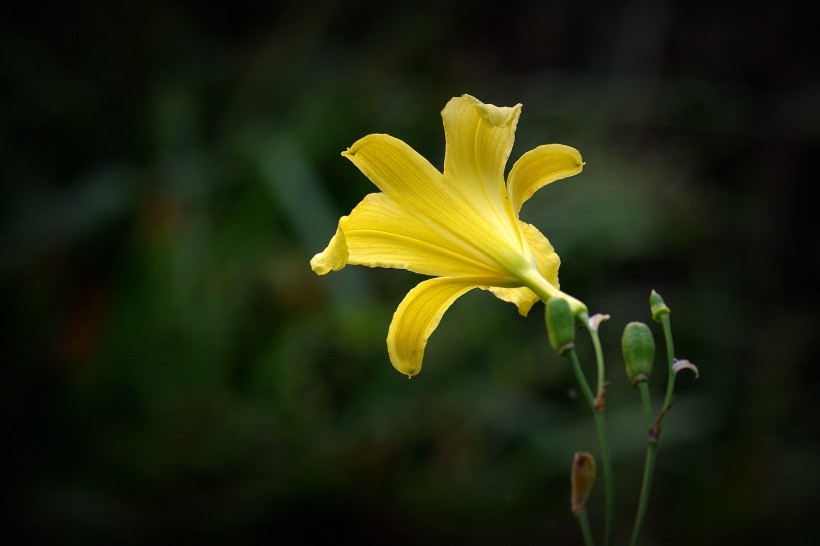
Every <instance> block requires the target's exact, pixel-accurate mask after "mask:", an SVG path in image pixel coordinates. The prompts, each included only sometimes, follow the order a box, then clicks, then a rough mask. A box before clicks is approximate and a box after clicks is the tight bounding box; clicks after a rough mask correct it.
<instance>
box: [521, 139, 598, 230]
mask: <svg viewBox="0 0 820 546" xmlns="http://www.w3.org/2000/svg"><path fill="white" fill-rule="evenodd" d="M583 167H584V162H583V161H582V160H581V154H580V153H579V152H578V150H576V149H575V148H571V147H570V146H564V145H563V144H545V145H543V146H539V147H537V148H535V149H534V150H530V151H529V152H527V153H525V154H524V155H522V156H521V158H520V159H519V160H518V161H516V162H515V165H513V168H512V170H510V174H509V176H508V177H507V188H508V190H509V194H510V201H511V202H512V206H513V210H514V211H515V213H516V214H518V212H519V211H520V210H521V205H523V204H524V202H525V201H526V200H527V199H529V198H530V197H532V195H533V194H534V193H535V192H536V191H537V190H539V189H540V188H542V187H544V186H546V185H547V184H549V183H550V182H555V181H556V180H560V179H561V178H566V177H568V176H573V175H576V174H578V173H579V172H581V169H582V168H583Z"/></svg>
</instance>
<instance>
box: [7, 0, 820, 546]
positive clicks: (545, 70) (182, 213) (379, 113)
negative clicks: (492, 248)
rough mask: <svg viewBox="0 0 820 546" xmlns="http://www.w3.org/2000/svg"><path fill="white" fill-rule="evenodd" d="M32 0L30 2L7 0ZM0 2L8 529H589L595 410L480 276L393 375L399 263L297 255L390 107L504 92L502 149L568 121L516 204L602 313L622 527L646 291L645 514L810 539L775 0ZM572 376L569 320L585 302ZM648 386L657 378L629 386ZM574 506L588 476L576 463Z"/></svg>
mask: <svg viewBox="0 0 820 546" xmlns="http://www.w3.org/2000/svg"><path fill="white" fill-rule="evenodd" d="M24 6H25V7H24ZM4 12H5V13H4V15H2V16H0V177H1V179H2V187H1V189H0V275H1V276H2V277H1V280H2V295H1V296H0V297H1V299H0V304H1V305H2V311H3V316H4V318H5V320H4V321H3V322H4V323H5V324H6V326H4V327H3V329H2V332H3V338H4V339H5V341H4V342H3V347H4V350H3V351H2V353H1V354H2V355H3V356H2V357H0V358H2V366H3V370H4V374H3V377H4V379H3V381H2V383H0V384H2V391H0V392H2V395H1V396H0V398H1V399H2V408H3V414H4V419H3V422H4V424H5V426H4V428H5V433H4V434H3V437H4V439H5V441H4V442H3V444H4V445H5V449H4V451H5V452H6V456H7V460H8V461H9V462H8V465H7V466H6V481H7V482H8V484H9V485H7V486H6V487H4V489H5V493H6V496H7V498H9V499H10V500H11V506H12V508H11V509H10V510H9V509H7V511H6V512H7V514H6V515H7V516H9V517H10V519H11V524H10V525H9V526H8V527H7V533H8V536H20V537H24V538H25V541H24V542H21V543H26V544H31V543H43V544H55V545H64V544H65V545H74V544H77V545H96V544H125V545H142V544H166V543H168V544H170V543H173V544H225V545H228V544H230V545H244V544H294V545H297V544H299V545H301V544H313V543H316V542H317V541H319V543H321V541H325V540H332V541H333V543H341V544H345V543H351V544H391V545H395V546H401V545H415V544H427V545H444V544H447V545H450V544H475V545H499V544H504V545H507V544H512V545H517V544H521V545H525V544H568V545H571V544H581V535H580V532H579V530H578V528H577V523H576V521H575V519H574V518H573V517H572V515H571V514H570V488H569V471H570V467H571V463H572V459H573V454H574V453H575V452H576V451H582V450H583V451H590V452H593V453H597V449H598V447H597V440H596V437H595V431H594V427H593V423H592V419H591V416H590V415H589V410H588V408H587V407H586V406H585V404H584V401H583V399H582V397H580V396H578V393H577V391H576V388H575V384H574V382H573V376H572V372H571V370H570V368H569V366H568V364H567V363H566V362H565V361H564V360H562V359H561V358H559V357H558V356H557V355H556V354H555V353H554V352H553V351H552V349H551V348H550V345H549V340H548V338H547V335H546V332H545V330H544V317H543V305H542V304H538V305H536V306H535V307H534V308H533V310H532V312H531V313H530V316H529V317H527V318H524V317H521V316H519V315H518V313H517V312H516V309H515V308H514V307H513V306H512V305H510V304H506V303H503V302H500V301H498V300H497V299H495V298H494V297H493V296H492V295H491V294H489V293H487V292H482V291H474V292H471V293H469V294H468V295H466V296H465V297H463V298H461V299H459V300H458V301H457V302H456V304H455V305H454V306H453V307H452V308H451V309H450V310H449V311H448V312H447V314H446V315H445V316H444V319H443V320H442V323H441V325H440V326H439V328H438V330H437V331H436V332H435V334H434V335H433V337H432V338H431V340H430V343H429V345H428V347H427V352H426V355H425V360H424V368H423V370H422V372H421V374H420V375H418V376H417V377H414V378H413V379H412V380H409V381H408V379H407V378H406V377H404V376H402V375H401V374H399V373H398V372H396V371H394V370H393V369H392V367H391V366H390V363H389V361H388V358H387V352H386V346H385V337H386V335H387V327H388V324H389V322H390V319H391V317H392V314H393V312H394V310H395V308H396V307H397V305H398V304H399V302H400V301H401V299H402V298H403V296H404V294H405V293H406V292H407V291H408V290H409V289H410V288H411V287H412V286H414V285H415V284H416V283H418V282H420V281H421V280H422V277H420V276H418V275H414V274H411V273H408V272H406V271H396V270H373V269H369V268H361V267H348V268H346V269H344V270H343V271H341V272H337V273H333V274H330V275H328V276H326V277H317V276H316V275H314V273H313V272H312V271H311V270H310V267H309V265H308V262H309V260H310V258H311V257H312V256H313V255H314V254H315V253H317V252H319V251H321V250H322V249H323V248H324V246H325V245H326V244H327V242H328V240H329V239H330V237H331V236H332V235H333V233H334V231H335V225H336V222H337V221H338V218H339V217H340V216H342V215H344V214H347V213H348V212H349V211H350V210H351V209H352V208H353V207H354V206H355V205H356V204H357V203H358V202H359V200H360V199H361V198H363V197H364V195H366V194H367V193H369V192H372V191H376V190H375V187H374V186H372V184H371V183H370V182H369V181H368V180H367V179H366V178H365V177H364V176H363V175H362V174H361V173H359V172H358V171H357V169H356V168H355V167H354V166H353V165H352V164H351V163H350V162H349V161H347V160H345V159H344V158H342V157H341V156H340V152H341V151H343V150H344V149H345V148H346V147H347V146H349V145H350V144H352V143H353V142H354V141H355V140H357V139H358V138H360V137H362V136H364V135H366V134H369V133H388V134H391V135H393V136H396V137H398V138H401V139H402V140H404V141H406V142H407V143H409V144H410V145H411V146H413V147H414V148H415V149H416V150H418V151H419V152H421V153H422V154H423V155H425V156H426V157H428V158H429V159H430V161H431V162H432V163H433V164H434V165H436V166H439V167H440V166H441V165H442V162H443V153H444V135H443V130H442V127H441V119H440V117H439V112H440V111H441V109H442V108H443V106H444V104H445V103H446V102H447V101H448V100H449V99H450V98H451V97H453V96H457V95H461V94H463V93H469V94H471V95H474V96H476V97H477V98H479V99H481V100H482V101H485V102H489V103H493V104H496V105H500V106H505V105H506V106H511V105H514V104H516V103H519V102H520V103H522V104H523V105H524V107H523V113H522V117H521V120H520V123H519V127H518V132H517V136H516V144H515V147H514V149H513V152H512V156H511V160H510V163H509V166H511V165H512V162H513V161H515V160H516V159H517V158H518V157H519V156H520V155H521V154H523V153H524V152H526V151H527V150H529V149H531V148H533V147H535V146H537V145H539V144H544V143H552V142H558V143H562V144H567V145H571V146H574V147H576V148H578V149H579V150H580V151H581V153H582V155H583V157H584V160H585V161H586V166H585V169H584V171H583V173H581V174H580V175H578V176H576V177H573V178H570V179H567V180H562V181H559V182H557V183H555V184H553V185H551V186H548V187H546V188H544V189H542V190H541V191H540V192H539V193H538V194H537V195H536V196H535V197H534V198H533V199H532V200H530V201H529V202H528V203H527V204H526V205H525V206H524V209H523V211H522V219H524V220H525V221H527V222H530V223H532V224H534V225H536V226H537V227H538V228H540V229H541V230H542V231H543V232H544V233H545V234H546V235H547V236H548V237H549V238H550V240H551V242H552V243H553V245H554V246H555V248H556V250H557V251H558V253H559V255H560V256H561V258H562V267H561V288H562V289H563V290H564V291H566V292H568V293H570V294H572V295H574V296H575V297H577V298H579V299H581V300H583V301H584V302H586V303H587V304H588V305H589V307H590V310H591V311H592V312H603V313H609V314H610V315H611V317H612V318H611V320H609V321H608V322H605V323H603V325H602V327H601V333H602V336H603V343H604V348H605V352H606V358H607V364H608V378H609V379H610V381H611V383H610V385H609V390H608V395H607V419H608V425H609V437H610V442H611V449H612V451H613V456H614V461H613V463H614V467H615V473H616V475H615V480H616V481H615V487H616V497H617V499H618V505H617V506H616V521H615V529H616V535H617V537H618V542H619V543H624V542H625V541H626V537H628V536H629V532H630V526H631V522H632V518H633V515H634V509H635V504H636V502H637V497H638V492H639V478H640V473H641V469H642V462H643V450H644V446H645V434H644V430H643V416H642V413H641V409H640V402H639V397H638V395H637V392H636V391H635V390H634V389H633V388H632V387H631V386H630V384H629V381H628V380H627V378H626V375H625V373H624V370H623V362H622V358H621V353H620V336H621V332H622V331H623V328H624V326H625V325H626V324H627V323H629V322H631V321H642V322H646V323H648V324H649V325H650V326H651V328H652V330H653V333H654V334H655V336H656V342H657V344H658V349H657V355H656V361H655V367H654V370H655V371H654V373H653V376H652V380H651V386H652V389H653V393H654V395H655V398H654V400H655V404H656V406H659V404H660V402H661V398H662V393H663V388H664V386H665V384H664V381H665V376H664V360H663V358H664V355H665V348H664V346H663V341H662V337H661V336H660V329H659V327H658V324H657V323H655V322H653V321H652V319H651V315H650V310H649V294H650V292H651V290H653V289H655V290H657V291H658V292H659V293H660V294H662V296H663V298H664V300H665V301H666V303H667V305H669V307H670V308H671V310H672V314H671V318H672V326H673V330H674V333H675V343H676V348H677V356H678V357H680V358H687V359H689V360H691V361H692V362H693V363H694V364H696V365H697V366H698V368H699V369H700V379H698V380H695V379H694V376H693V375H691V374H689V373H688V372H683V373H681V374H680V376H679V377H678V389H677V392H676V397H675V404H674V406H673V408H672V411H671V412H670V414H669V416H668V418H667V420H666V421H665V426H664V430H663V434H662V436H661V440H660V448H659V454H658V463H657V467H656V478H655V483H654V486H653V490H652V497H651V501H650V506H649V511H648V515H647V523H646V527H645V531H644V534H643V544H645V545H669V546H677V545H681V546H682V545H691V544H707V545H711V544H778V545H783V544H785V545H808V544H814V543H815V540H816V539H817V530H816V529H817V524H816V521H815V519H814V518H816V515H815V513H814V511H815V508H816V506H817V499H818V493H817V492H818V490H820V470H818V466H817V461H818V460H820V452H819V449H820V438H819V437H820V433H819V431H820V427H818V422H820V410H818V404H817V402H816V398H817V392H818V389H819V388H820V372H818V369H819V368H820V367H819V366H818V365H817V362H816V356H815V351H813V350H812V349H811V347H812V343H813V342H814V341H815V338H814V336H816V335H817V332H818V327H820V321H818V319H817V300H816V297H815V291H816V285H817V280H816V279H817V264H818V263H820V260H819V259H818V258H819V256H818V248H820V247H818V243H817V235H818V229H817V228H818V214H817V211H816V202H815V198H813V197H810V195H812V191H811V190H812V189H813V187H814V186H815V185H816V179H817V174H816V171H815V170H814V168H815V167H816V163H817V157H818V151H820V150H818V148H819V146H818V144H820V78H818V72H817V58H818V56H817V54H818V50H817V47H816V29H815V28H814V27H815V26H816V25H815V23H814V19H812V18H810V17H807V16H806V15H805V14H802V13H801V12H800V11H799V10H796V9H795V8H794V7H790V6H788V4H787V3H783V4H781V3H774V2H772V3H766V4H763V5H762V6H760V7H756V8H754V9H751V4H748V3H740V2H735V3H726V4H721V3H713V2H699V1H695V2H675V1H672V0H667V1H665V2H664V1H662V2H652V1H650V0H634V1H630V2H614V3H601V4H600V5H598V4H596V3H585V2H535V1H532V2H519V1H515V0H514V1H512V2H492V3H491V2H466V1H461V2H434V1H432V0H421V1H419V2H416V3H412V4H410V3H408V4H404V3H400V2H397V3H392V2H376V1H349V2H339V1H325V2H321V1H311V0H306V1H302V2H276V1H269V2H249V1H244V0H240V1H236V2H229V3H227V4H213V5H211V4H207V3H196V2H160V1H158V0H151V1H146V2H136V1H133V0H126V1H124V2H111V3H101V4H90V3H89V4H88V5H86V3H84V2H79V3H65V4H55V3H43V2H33V3H28V4H25V5H22V4H21V5H20V6H16V7H7V8H5V9H4ZM576 343H577V345H578V349H579V353H580V355H581V358H582V359H583V362H584V363H585V365H586V366H587V371H588V372H589V373H590V374H592V369H591V366H592V350H591V347H590V346H589V343H588V339H587V336H584V335H582V332H579V334H578V338H577V340H576ZM656 409H657V407H656ZM588 506H589V510H590V519H591V522H592V525H593V527H594V529H595V534H596V537H600V535H601V531H602V525H603V493H602V490H601V487H600V484H599V486H598V487H596V489H595V490H594V491H593V492H592V495H591V497H590V500H589V503H588Z"/></svg>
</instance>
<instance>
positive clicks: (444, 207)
mask: <svg viewBox="0 0 820 546" xmlns="http://www.w3.org/2000/svg"><path fill="white" fill-rule="evenodd" d="M342 155H343V156H345V157H347V158H348V159H350V160H351V161H352V162H353V163H354V164H355V165H356V166H357V167H358V168H359V170H361V171H362V173H364V174H365V176H367V177H368V178H369V179H370V180H371V182H373V183H374V184H375V185H376V186H377V187H378V188H379V189H380V190H382V192H383V193H384V194H385V195H387V197H389V198H390V199H391V200H392V201H393V202H394V203H395V205H396V206H397V207H399V208H401V209H404V211H405V213H406V214H407V215H409V216H412V217H415V218H416V219H417V221H418V222H420V223H423V224H426V225H427V226H429V228H430V229H431V230H434V231H435V232H436V233H437V234H438V236H439V237H440V238H444V239H447V240H448V241H450V243H452V245H453V248H455V247H457V248H459V249H460V251H461V252H462V253H463V254H464V255H466V256H469V257H470V258H472V259H474V260H476V261H479V262H482V263H485V264H487V266H488V267H489V268H491V269H493V270H494V271H495V276H497V277H499V282H504V281H510V280H511V279H514V278H515V276H516V274H517V273H518V272H519V271H521V270H522V269H526V268H528V267H530V258H529V255H528V254H527V252H526V251H525V249H524V246H523V244H522V242H521V235H520V232H519V228H518V225H517V220H515V216H514V214H513V213H512V209H511V208H510V206H509V203H508V201H506V200H505V199H502V198H500V199H499V201H498V202H497V203H492V204H487V203H489V202H488V201H486V199H485V204H484V205H483V207H482V208H477V207H476V206H475V202H473V201H469V200H467V199H465V198H464V196H463V195H462V194H461V193H460V192H459V191H457V190H456V189H455V188H453V187H452V186H450V185H446V184H445V180H444V177H443V175H442V174H441V173H439V172H438V171H437V170H436V169H435V168H434V167H433V166H432V165H430V163H429V162H428V161H427V160H426V159H424V158H423V157H422V156H421V155H419V154H418V153H417V152H416V151H415V150H413V148H411V147H410V146H408V145H407V144H405V143H404V142H402V141H401V140H399V139H397V138H393V137H391V136H389V135H368V136H366V137H364V138H362V139H360V140H358V141H357V142H356V143H354V144H353V146H351V147H350V149H349V150H348V151H346V152H344V153H343V154H342ZM505 207H506V211H505ZM499 210H502V211H505V212H502V213H499V212H498V211H499ZM502 277H503V278H502Z"/></svg>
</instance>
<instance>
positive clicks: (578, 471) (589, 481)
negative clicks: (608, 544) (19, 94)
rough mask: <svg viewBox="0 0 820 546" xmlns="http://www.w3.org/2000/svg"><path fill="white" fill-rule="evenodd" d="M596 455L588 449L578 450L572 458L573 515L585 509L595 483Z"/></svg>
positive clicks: (571, 498) (571, 497)
mask: <svg viewBox="0 0 820 546" xmlns="http://www.w3.org/2000/svg"><path fill="white" fill-rule="evenodd" d="M595 475H596V468H595V457H593V456H592V454H591V453H587V452H586V451H578V452H576V453H575V457H573V459H572V472H571V473H570V484H571V485H572V493H571V494H570V505H571V507H572V513H573V515H575V516H577V515H578V514H580V513H581V512H583V511H584V508H585V507H586V504H587V499H588V498H589V493H590V491H592V486H594V485H595Z"/></svg>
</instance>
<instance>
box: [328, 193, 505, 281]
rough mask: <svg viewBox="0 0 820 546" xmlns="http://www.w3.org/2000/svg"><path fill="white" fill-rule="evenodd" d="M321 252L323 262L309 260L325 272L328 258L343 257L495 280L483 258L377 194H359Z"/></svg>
mask: <svg viewBox="0 0 820 546" xmlns="http://www.w3.org/2000/svg"><path fill="white" fill-rule="evenodd" d="M339 241H341V242H342V244H344V245H345V248H344V253H343V252H342V250H339V249H337V247H338V246H339V244H338V242H339ZM324 254H327V255H328V258H327V259H326V260H325V261H322V262H320V261H319V260H316V258H314V260H316V261H317V265H319V264H322V265H324V264H325V263H326V262H327V263H328V265H329V267H330V269H333V263H336V262H332V261H331V260H333V259H336V260H337V261H341V256H342V255H344V258H345V263H347V264H351V265H366V266H370V267H392V268H396V269H408V270H410V271H414V272H416V273H421V274H423V275H431V276H435V277H489V278H493V277H497V276H498V273H497V271H496V268H495V267H494V266H493V264H489V265H488V263H487V260H486V257H484V256H481V255H478V259H476V258H474V257H473V256H472V255H471V254H470V249H465V248H464V246H463V245H460V244H456V243H453V242H452V241H451V240H450V239H447V238H446V237H444V236H442V235H441V233H440V232H439V231H436V229H435V228H434V226H432V227H431V225H430V224H428V223H425V222H423V221H421V220H419V218H418V217H416V216H414V215H413V214H410V213H408V211H407V209H404V208H402V207H400V206H399V205H398V204H397V203H396V202H395V201H394V200H392V199H390V198H389V197H388V196H386V195H385V194H383V193H371V194H369V195H367V196H365V198H364V199H363V200H362V202H361V203H359V204H358V205H357V206H356V208H355V209H353V212H351V213H350V215H349V216H344V217H343V218H342V219H341V220H340V221H339V230H338V231H337V233H336V236H334V238H333V239H332V240H331V243H330V245H329V246H328V249H327V250H326V251H325V252H324V253H323V254H322V255H324ZM322 255H319V256H322ZM337 256H338V258H337ZM317 257H318V256H317ZM482 259H483V260H484V261H481V260H482ZM314 269H316V268H315V267H314ZM317 272H319V271H317ZM320 274H321V272H320Z"/></svg>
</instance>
